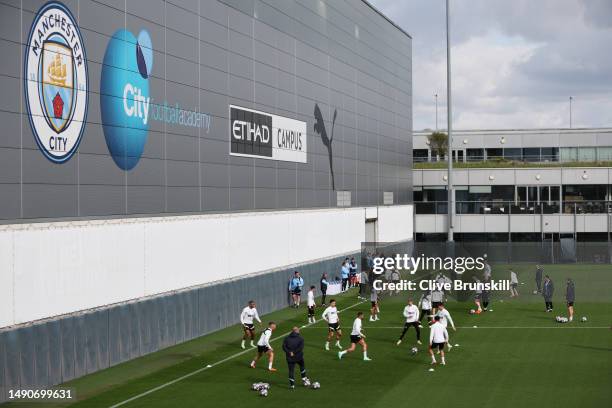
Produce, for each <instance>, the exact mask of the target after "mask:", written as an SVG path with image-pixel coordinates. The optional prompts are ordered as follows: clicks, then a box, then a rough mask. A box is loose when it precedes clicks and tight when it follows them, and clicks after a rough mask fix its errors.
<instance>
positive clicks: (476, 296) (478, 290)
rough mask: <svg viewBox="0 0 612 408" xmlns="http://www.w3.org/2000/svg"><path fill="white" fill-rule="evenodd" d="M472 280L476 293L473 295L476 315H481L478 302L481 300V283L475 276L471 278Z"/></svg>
mask: <svg viewBox="0 0 612 408" xmlns="http://www.w3.org/2000/svg"><path fill="white" fill-rule="evenodd" d="M472 279H473V280H474V282H476V291H475V292H476V293H474V304H475V305H476V308H477V309H476V314H481V313H482V307H481V306H480V302H481V300H482V287H481V283H482V282H480V279H478V278H477V277H476V276H473V277H472Z"/></svg>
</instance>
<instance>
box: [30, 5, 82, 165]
mask: <svg viewBox="0 0 612 408" xmlns="http://www.w3.org/2000/svg"><path fill="white" fill-rule="evenodd" d="M26 47H27V48H26V57H25V63H24V80H25V87H24V89H25V96H26V105H27V109H28V117H29V120H30V125H31V127H32V132H33V133H34V137H35V139H36V143H37V144H38V147H39V148H40V150H41V151H42V152H43V154H44V155H45V156H46V157H47V158H48V159H49V160H51V161H53V162H55V163H63V162H65V161H67V160H69V159H70V157H72V155H73V154H74V152H75V151H76V149H77V148H78V146H79V142H80V141H81V136H82V135H83V130H84V128H85V121H86V118H87V98H88V95H87V89H88V78H87V58H86V56H85V48H84V47H83V39H82V38H81V33H80V31H79V27H78V25H77V22H76V20H75V19H74V17H73V16H72V13H71V12H70V10H68V8H67V7H66V6H64V5H63V4H61V3H59V2H49V3H47V4H45V5H44V6H43V7H42V8H41V9H40V10H39V11H38V13H37V14H36V16H35V18H34V22H33V23H32V27H31V29H30V34H29V36H28V41H27V43H26Z"/></svg>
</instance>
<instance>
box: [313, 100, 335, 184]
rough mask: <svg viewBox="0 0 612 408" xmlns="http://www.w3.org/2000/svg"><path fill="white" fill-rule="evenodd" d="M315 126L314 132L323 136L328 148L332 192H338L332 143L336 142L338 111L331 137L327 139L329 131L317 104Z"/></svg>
mask: <svg viewBox="0 0 612 408" xmlns="http://www.w3.org/2000/svg"><path fill="white" fill-rule="evenodd" d="M314 116H315V124H314V131H315V132H316V133H318V134H320V135H321V141H322V142H323V144H324V145H325V147H327V153H328V154H329V171H330V173H331V182H332V190H336V183H335V181H334V166H333V156H332V141H333V140H334V125H335V124H336V118H337V117H338V110H337V109H334V118H333V120H332V127H331V137H327V130H326V129H325V120H324V119H323V114H322V113H321V109H319V105H318V104H316V103H315V108H314Z"/></svg>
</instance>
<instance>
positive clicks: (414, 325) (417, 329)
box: [400, 322, 421, 340]
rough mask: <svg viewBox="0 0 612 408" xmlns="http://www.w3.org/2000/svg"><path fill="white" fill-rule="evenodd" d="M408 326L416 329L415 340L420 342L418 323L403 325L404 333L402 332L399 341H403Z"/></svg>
mask: <svg viewBox="0 0 612 408" xmlns="http://www.w3.org/2000/svg"><path fill="white" fill-rule="evenodd" d="M410 326H412V327H414V328H415V329H416V332H417V333H416V334H417V340H421V329H419V322H412V323H404V331H403V332H402V335H401V336H400V340H403V339H404V336H405V335H406V332H407V331H408V329H409V328H410Z"/></svg>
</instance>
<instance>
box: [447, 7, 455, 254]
mask: <svg viewBox="0 0 612 408" xmlns="http://www.w3.org/2000/svg"><path fill="white" fill-rule="evenodd" d="M446 92H447V97H446V115H447V121H448V148H447V152H448V187H447V196H448V242H453V241H454V236H453V214H454V212H455V205H454V198H455V197H454V195H455V194H454V191H453V123H452V122H453V121H452V116H453V111H452V103H451V101H452V99H451V50H450V10H449V6H448V0H446Z"/></svg>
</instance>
